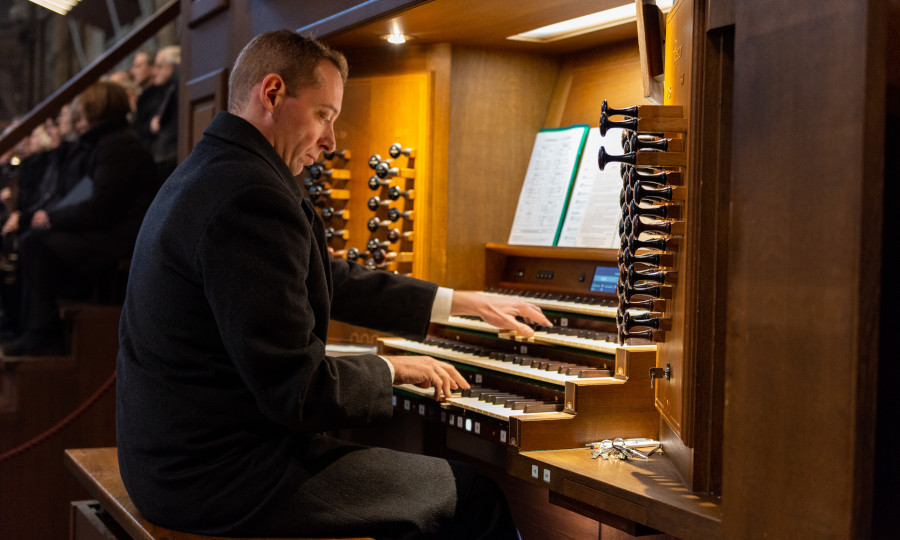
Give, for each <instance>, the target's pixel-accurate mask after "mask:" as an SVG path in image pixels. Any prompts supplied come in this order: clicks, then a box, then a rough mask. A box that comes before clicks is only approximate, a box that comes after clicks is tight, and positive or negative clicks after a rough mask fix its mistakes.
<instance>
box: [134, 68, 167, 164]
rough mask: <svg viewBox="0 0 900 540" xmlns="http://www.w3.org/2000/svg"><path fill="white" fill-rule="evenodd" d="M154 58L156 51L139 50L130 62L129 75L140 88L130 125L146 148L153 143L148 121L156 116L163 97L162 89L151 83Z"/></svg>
mask: <svg viewBox="0 0 900 540" xmlns="http://www.w3.org/2000/svg"><path fill="white" fill-rule="evenodd" d="M154 58H156V52H153V51H139V52H137V53H135V55H134V60H133V61H132V64H131V76H132V77H133V78H134V82H135V83H136V84H137V85H138V86H139V87H140V90H141V92H140V95H139V96H138V98H137V104H136V106H135V110H134V118H133V119H132V125H133V126H134V130H135V131H137V134H138V136H139V137H140V138H141V140H143V141H144V144H146V145H147V148H150V146H151V145H152V144H153V133H152V132H151V131H150V121H151V120H152V119H153V117H154V116H156V112H157V111H158V110H159V104H160V103H161V102H162V98H163V95H162V89H161V88H159V87H157V86H155V85H154V84H153V60H154Z"/></svg>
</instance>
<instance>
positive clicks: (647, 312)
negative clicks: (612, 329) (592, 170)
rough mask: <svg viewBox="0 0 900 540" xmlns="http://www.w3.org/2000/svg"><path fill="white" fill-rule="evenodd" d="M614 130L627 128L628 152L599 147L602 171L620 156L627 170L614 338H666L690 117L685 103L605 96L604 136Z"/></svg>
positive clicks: (681, 225)
mask: <svg viewBox="0 0 900 540" xmlns="http://www.w3.org/2000/svg"><path fill="white" fill-rule="evenodd" d="M618 117H621V118H622V119H619V120H616V119H614V118H618ZM610 129H622V130H623V131H622V148H623V150H624V153H623V154H620V155H611V154H609V153H608V152H607V151H606V149H605V148H604V147H600V151H599V153H598V158H597V159H598V166H599V167H600V169H601V170H603V169H604V168H605V167H606V166H608V165H610V164H611V163H618V164H619V172H620V176H621V177H622V190H621V193H620V199H619V202H620V204H621V209H622V214H621V220H620V221H619V239H620V242H619V252H618V263H619V280H618V283H617V287H616V294H617V296H618V301H619V305H618V310H617V314H616V326H617V330H618V336H617V338H618V342H619V343H620V344H625V343H626V341H628V340H632V339H639V340H650V341H656V342H662V341H665V336H666V332H667V331H669V330H671V327H672V318H671V315H670V314H667V307H669V306H667V303H670V302H671V299H672V298H673V295H674V286H675V284H676V283H677V280H678V273H677V271H676V269H675V261H676V254H677V252H678V248H679V244H681V243H683V241H684V234H685V223H684V207H683V204H684V202H685V200H686V191H685V187H684V181H683V178H682V175H683V173H682V171H683V168H684V167H685V165H686V159H685V152H684V133H685V132H686V129H687V122H686V120H685V119H684V118H683V113H682V110H681V107H680V106H652V105H638V106H633V107H627V108H624V109H613V108H611V107H609V106H608V104H607V103H606V102H605V101H604V102H603V106H602V111H601V115H600V133H601V135H603V136H605V135H606V132H607V131H608V130H610Z"/></svg>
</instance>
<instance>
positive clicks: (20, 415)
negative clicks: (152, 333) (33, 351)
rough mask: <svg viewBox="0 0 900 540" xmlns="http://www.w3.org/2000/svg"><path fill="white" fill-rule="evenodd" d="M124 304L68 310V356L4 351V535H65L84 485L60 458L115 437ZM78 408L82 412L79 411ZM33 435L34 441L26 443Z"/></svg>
mask: <svg viewBox="0 0 900 540" xmlns="http://www.w3.org/2000/svg"><path fill="white" fill-rule="evenodd" d="M119 313H120V308H119V307H116V306H102V307H101V306H90V307H83V308H82V307H78V308H71V309H67V310H66V311H65V314H64V316H65V319H66V323H67V327H68V328H70V329H71V333H70V334H69V335H70V337H71V340H72V341H71V347H70V351H71V352H70V354H69V355H68V356H66V357H25V356H23V357H9V358H0V379H3V380H4V381H5V384H4V385H3V388H2V390H0V392H2V394H7V396H8V395H9V392H14V393H15V396H13V399H4V397H3V395H2V394H0V401H5V402H6V403H5V405H6V406H5V407H4V409H3V410H0V531H2V534H0V536H2V537H3V539H4V540H31V539H34V538H66V537H67V532H68V527H69V519H68V518H69V515H68V506H69V501H72V500H78V499H84V498H86V493H85V491H84V490H83V489H82V488H81V486H79V485H78V483H77V482H75V480H74V479H73V478H72V477H71V475H69V474H68V473H67V472H66V471H65V469H64V467H63V464H62V452H63V450H64V449H65V448H68V447H71V446H92V445H109V444H115V401H116V400H115V373H114V370H115V361H116V349H117V347H118V339H117V328H118V322H119ZM78 410H80V411H81V413H82V414H75V413H76V411H78ZM28 443H31V444H28Z"/></svg>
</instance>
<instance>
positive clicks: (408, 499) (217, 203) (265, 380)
mask: <svg viewBox="0 0 900 540" xmlns="http://www.w3.org/2000/svg"><path fill="white" fill-rule="evenodd" d="M346 77H347V66H346V61H345V60H344V57H343V56H342V55H341V54H340V53H337V52H335V51H332V50H330V49H328V48H327V47H325V46H323V45H322V44H320V43H318V42H317V41H315V40H312V39H308V38H305V37H302V36H300V35H298V34H296V33H294V32H290V31H278V32H271V33H267V34H263V35H261V36H258V37H257V38H255V39H254V40H253V41H251V42H250V43H249V44H248V45H247V46H246V47H245V49H244V50H243V51H242V52H241V54H240V56H239V58H238V60H237V61H236V64H235V66H234V69H233V70H232V73H231V77H230V81H229V99H230V102H229V107H228V109H229V110H228V112H223V113H219V115H217V116H216V118H215V119H214V120H213V122H212V123H211V125H210V126H209V127H208V128H207V129H206V131H205V132H204V137H203V139H202V140H201V141H200V142H199V143H198V144H197V145H196V146H195V148H194V150H193V151H192V153H191V155H190V156H188V158H187V159H186V161H185V162H184V163H182V164H181V165H180V166H179V167H178V168H177V169H176V170H175V172H174V173H173V174H172V176H171V177H170V178H169V179H168V180H167V182H166V183H165V185H164V186H163V188H162V189H161V191H160V193H159V195H158V196H157V198H156V200H155V201H154V203H153V205H152V207H151V209H150V210H149V212H148V214H147V218H146V220H145V221H144V225H143V227H142V229H141V233H140V235H139V239H138V243H137V247H136V249H135V253H134V257H133V260H132V267H131V277H130V280H129V288H128V293H127V298H126V300H125V305H124V307H123V313H122V319H121V324H120V351H119V356H118V362H117V373H118V381H117V385H118V386H117V392H116V395H117V438H118V452H119V462H120V468H121V473H122V477H123V480H124V482H125V485H126V487H127V489H128V492H129V494H130V496H131V498H132V500H133V501H134V503H135V505H136V506H137V508H138V510H140V511H141V513H142V514H143V515H144V517H146V518H147V519H148V520H150V521H152V522H154V523H157V524H159V525H162V526H166V527H170V528H175V529H181V530H185V531H190V532H194V533H200V534H212V535H231V536H233V535H250V536H282V535H284V536H335V535H350V536H352V535H363V536H377V537H378V538H399V537H403V538H413V537H428V538H473V539H474V538H499V539H505V538H509V539H513V538H516V537H517V533H516V530H515V527H514V525H513V523H512V519H511V517H510V514H509V510H508V508H507V504H506V501H505V498H504V497H503V494H502V492H501V491H500V490H499V488H498V487H497V486H496V485H495V484H494V483H493V482H492V481H490V480H488V479H487V478H486V477H483V476H481V475H479V474H477V473H476V472H475V471H473V470H472V469H470V468H469V467H467V466H465V465H462V464H459V463H454V462H448V461H446V460H442V459H437V458H431V457H426V456H420V455H413V454H406V453H400V452H395V451H391V450H386V449H380V448H369V447H363V446H360V445H356V444H350V443H347V442H344V441H340V440H337V439H334V438H331V437H328V436H325V435H323V434H322V433H321V432H323V431H328V430H334V429H339V428H344V427H350V426H358V425H366V424H371V423H373V422H377V421H381V420H386V419H387V418H389V417H390V415H391V413H392V400H391V393H392V383H393V384H403V383H406V384H415V385H418V386H421V387H423V388H427V387H434V389H435V397H436V398H438V399H443V398H445V397H446V396H448V395H449V394H450V392H451V391H452V390H454V389H457V388H460V387H463V388H465V387H468V384H467V383H466V381H465V379H464V378H463V377H462V376H461V375H460V374H459V373H458V372H457V370H456V369H455V368H454V367H453V366H451V365H450V364H448V363H446V362H441V361H437V360H435V359H433V358H430V357H425V356H386V357H380V356H376V355H360V356H354V357H332V356H328V355H326V353H325V341H326V338H327V332H328V323H329V320H330V319H331V318H334V319H337V320H342V321H346V322H349V323H352V324H357V325H361V326H367V327H370V328H373V329H376V330H380V331H385V332H391V333H394V334H398V335H402V336H408V337H410V338H412V339H422V338H424V336H425V333H426V331H427V329H428V324H429V321H430V320H442V319H446V318H447V317H449V316H450V315H451V314H456V315H477V316H479V317H481V318H482V319H484V320H485V321H487V322H489V323H491V324H493V325H495V326H498V327H501V328H508V329H510V330H515V331H516V332H518V333H520V334H522V335H525V336H528V335H531V334H532V333H533V332H532V330H531V328H530V327H529V326H528V325H527V324H522V323H521V322H518V321H517V320H516V317H521V318H522V319H523V320H524V321H525V322H526V323H531V322H534V323H538V324H542V325H549V324H550V323H549V321H548V320H547V319H546V317H544V315H543V314H542V313H541V311H540V309H539V308H537V307H535V306H533V305H531V304H528V303H526V302H524V301H522V300H519V299H515V298H496V297H488V296H485V295H481V294H477V293H472V292H460V291H451V290H449V289H443V288H439V287H437V285H434V284H432V283H427V282H424V281H420V280H415V279H412V278H406V277H402V276H398V275H394V274H391V273H388V272H372V271H369V270H366V269H365V268H363V267H362V266H361V265H358V264H355V263H351V262H348V261H347V260H346V259H333V258H332V257H331V256H330V255H329V254H328V251H327V245H326V240H325V226H324V223H323V221H322V220H321V218H320V217H318V215H317V213H316V212H315V210H314V208H313V206H312V205H311V203H310V202H309V201H307V200H304V199H303V197H302V194H301V193H300V191H299V189H298V188H297V186H296V184H295V183H294V180H293V177H294V176H295V175H296V174H298V173H299V172H300V171H301V169H302V168H303V167H304V166H307V165H310V164H312V163H313V162H314V161H315V160H316V158H317V157H318V155H319V154H320V153H321V152H322V151H326V152H330V151H334V150H335V140H334V132H333V124H334V121H335V119H336V118H337V116H338V114H339V113H340V110H341V100H342V96H343V85H344V81H345V80H346Z"/></svg>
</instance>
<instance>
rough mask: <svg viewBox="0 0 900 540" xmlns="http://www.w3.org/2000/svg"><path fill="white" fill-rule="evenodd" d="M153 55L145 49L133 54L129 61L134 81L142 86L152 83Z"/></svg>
mask: <svg viewBox="0 0 900 540" xmlns="http://www.w3.org/2000/svg"><path fill="white" fill-rule="evenodd" d="M154 57H155V55H152V54H151V53H149V52H147V51H140V52H138V53H137V54H135V55H134V60H133V61H132V63H131V76H132V77H134V82H136V83H138V84H139V85H141V87H142V88H146V87H147V86H149V85H151V84H153V60H154Z"/></svg>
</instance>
